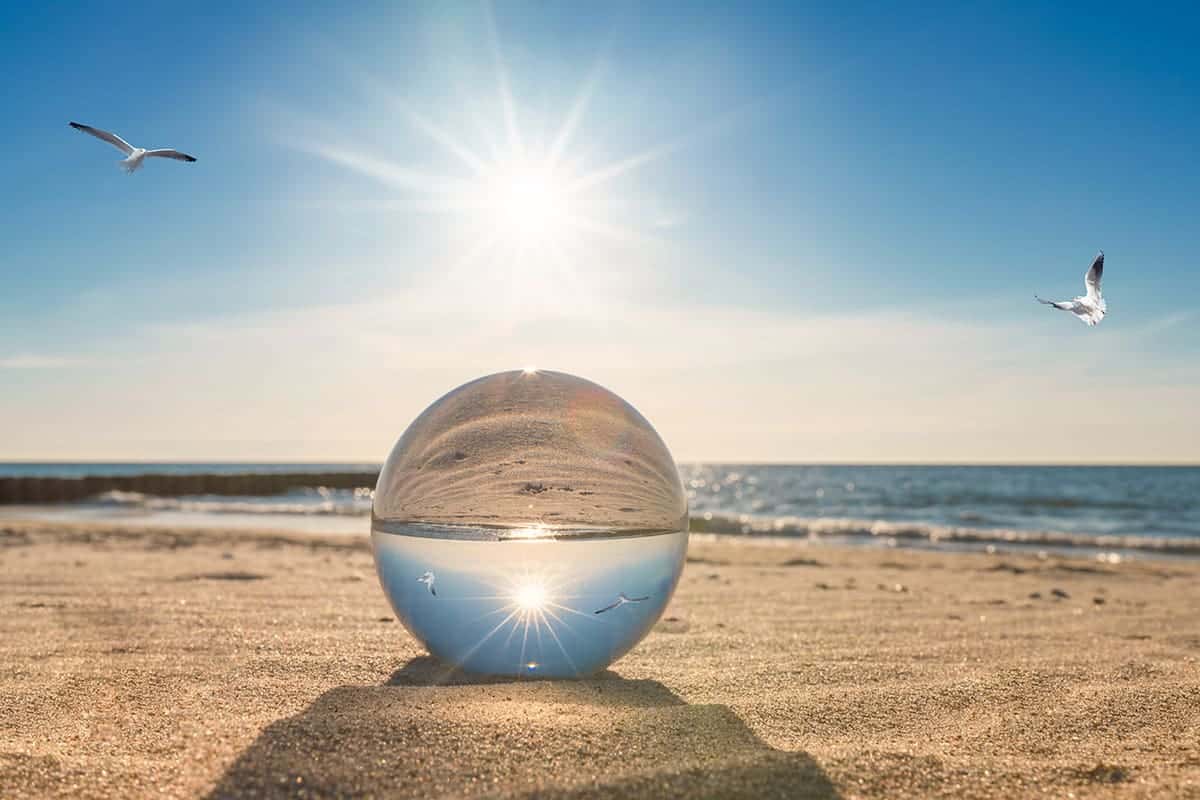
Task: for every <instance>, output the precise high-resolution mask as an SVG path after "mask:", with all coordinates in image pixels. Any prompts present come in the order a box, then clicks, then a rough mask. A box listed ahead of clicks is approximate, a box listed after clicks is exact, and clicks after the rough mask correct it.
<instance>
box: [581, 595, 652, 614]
mask: <svg viewBox="0 0 1200 800" xmlns="http://www.w3.org/2000/svg"><path fill="white" fill-rule="evenodd" d="M649 599H650V595H646V596H645V597H626V596H625V593H624V592H621V593H620V594H619V595H617V602H615V603H613V604H612V605H607V606H605V607H604V608H602V609H600V610H599V611H593V612H592V613H593V614H603V613H604V612H605V611H612V610H613V609H614V608H620V607H621V606H623V605H625V604H626V603H640V602H642V601H643V600H649Z"/></svg>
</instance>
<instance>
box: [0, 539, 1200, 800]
mask: <svg viewBox="0 0 1200 800" xmlns="http://www.w3.org/2000/svg"><path fill="white" fill-rule="evenodd" d="M1197 585H1200V564H1194V563H1192V562H1190V561H1183V560H1151V559H1147V560H1136V561H1126V562H1121V563H1115V564H1114V563H1101V562H1097V561H1095V560H1089V559H1076V558H1063V557H1059V556H1056V555H1050V556H1047V557H1046V558H1038V557H1035V556H1027V555H1021V554H1014V553H997V554H987V553H958V552H955V553H950V552H944V551H936V552H931V551H922V550H916V549H904V548H886V549H885V548H862V547H840V546H837V545H831V544H823V545H820V546H811V545H808V544H806V543H804V542H788V543H787V546H784V545H781V544H777V543H770V544H768V543H765V542H755V541H737V542H732V541H728V540H719V541H710V540H709V539H708V538H707V537H697V538H696V540H695V541H694V542H693V543H692V545H691V546H690V548H689V553H688V561H687V564H686V566H685V569H684V574H683V577H682V579H681V580H680V584H679V588H678V590H677V591H676V594H675V596H674V598H673V599H672V601H671V603H670V605H669V606H668V608H667V610H666V612H665V614H664V616H663V618H662V619H660V620H659V622H658V623H657V625H656V626H655V628H654V630H653V631H652V632H651V634H650V635H649V636H648V637H647V638H646V639H645V640H644V641H643V642H642V643H641V644H639V645H638V646H637V647H636V648H635V649H634V650H633V651H632V652H631V653H630V654H628V655H627V656H625V657H624V658H622V659H621V660H619V661H617V662H616V663H615V664H613V665H612V667H611V668H610V669H609V670H607V671H606V672H604V673H602V674H601V675H599V676H596V677H594V678H591V679H586V680H579V681H564V682H552V681H529V680H519V681H496V680H488V679H483V680H481V679H478V678H474V677H472V676H467V675H461V674H455V673H453V672H450V671H447V670H446V669H445V668H444V667H443V666H442V665H440V664H438V663H437V662H434V661H433V660H432V659H430V658H429V657H428V656H427V655H426V654H425V653H424V651H423V650H422V649H421V648H420V646H419V645H418V644H417V643H416V642H415V641H414V640H413V639H412V638H411V637H409V636H408V635H407V634H406V633H405V632H404V631H403V629H402V628H401V626H400V625H398V624H397V623H396V621H395V618H394V616H393V615H392V613H391V611H390V609H389V608H388V606H387V602H386V600H385V598H384V596H383V593H382V591H381V590H380V588H379V586H378V583H377V581H376V579H375V575H374V567H373V564H372V560H371V556H370V553H369V550H368V544H367V537H366V536H365V535H364V536H363V537H361V538H350V537H346V536H344V535H334V536H319V535H306V534H294V533H286V532H247V531H233V530H221V529H213V530H203V531H197V530H182V529H172V528H149V529H131V528H122V527H120V526H115V525H87V526H62V525H55V524H21V525H17V524H14V523H11V522H4V523H0V609H2V610H3V612H4V620H5V621H4V623H3V625H4V636H2V637H0V665H3V668H2V669H0V697H4V698H5V700H4V701H2V702H0V714H2V715H3V722H4V724H3V725H0V796H4V797H42V796H48V795H72V796H80V797H97V798H101V797H103V798H107V797H141V796H149V795H152V794H153V795H166V796H173V797H214V798H215V797H242V796H259V797H262V796H266V797H299V796H316V797H321V796H345V795H367V794H374V795H384V796H420V797H438V796H455V797H504V798H527V797H534V796H537V797H570V798H585V797H586V798H591V797H662V796H672V795H675V796H680V795H688V796H711V797H794V796H797V795H803V794H805V793H807V795H808V796H813V797H826V798H834V797H842V798H853V797H864V798H865V797H872V798H873V797H881V798H882V797H894V796H897V795H905V796H935V795H941V796H955V797H959V796H962V797H981V798H993V797H995V798H999V797H1014V796H1030V795H1034V794H1042V793H1047V792H1048V793H1050V794H1052V795H1055V796H1067V795H1068V794H1070V793H1074V794H1075V795H1076V796H1081V797H1152V796H1179V797H1187V796H1197V794H1200V741H1198V740H1196V738H1195V737H1193V736H1190V735H1189V734H1188V732H1189V731H1196V730H1200V688H1197V687H1198V686H1200V622H1197V620H1200V592H1197V591H1196V588H1195V587H1196V586H1197Z"/></svg>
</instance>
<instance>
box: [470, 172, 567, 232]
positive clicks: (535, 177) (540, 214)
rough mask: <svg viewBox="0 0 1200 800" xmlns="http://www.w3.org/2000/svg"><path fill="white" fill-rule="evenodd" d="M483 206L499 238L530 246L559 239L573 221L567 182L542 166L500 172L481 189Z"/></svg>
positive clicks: (485, 181)
mask: <svg viewBox="0 0 1200 800" xmlns="http://www.w3.org/2000/svg"><path fill="white" fill-rule="evenodd" d="M482 192H483V195H484V202H483V206H484V209H485V211H486V213H487V215H488V216H489V217H490V218H491V222H492V226H493V227H494V229H495V232H496V234H497V235H498V238H501V239H509V240H516V241H519V242H531V241H537V240H549V239H554V238H557V237H559V236H560V235H561V234H562V232H563V230H564V228H565V226H566V221H567V220H568V219H569V217H570V212H569V200H570V197H569V192H568V187H567V185H566V182H565V181H563V180H560V179H558V178H556V176H555V175H554V173H553V171H552V170H550V169H549V168H548V167H546V166H544V165H539V164H529V163H519V164H516V165H512V166H507V167H504V168H501V169H497V170H496V171H495V173H494V174H493V175H491V176H489V177H488V178H486V179H485V180H484V182H483V185H482Z"/></svg>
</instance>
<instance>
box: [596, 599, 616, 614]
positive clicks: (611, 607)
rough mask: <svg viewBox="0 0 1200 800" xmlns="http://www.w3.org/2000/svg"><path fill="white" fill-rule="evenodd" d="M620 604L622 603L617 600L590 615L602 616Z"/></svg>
mask: <svg viewBox="0 0 1200 800" xmlns="http://www.w3.org/2000/svg"><path fill="white" fill-rule="evenodd" d="M621 602H622V601H620V600H618V601H617V602H615V603H612V604H611V605H607V606H605V607H604V608H602V609H600V610H599V611H593V612H592V613H593V614H603V613H604V612H605V611H612V610H613V609H614V608H616V607H617V606H619V605H621Z"/></svg>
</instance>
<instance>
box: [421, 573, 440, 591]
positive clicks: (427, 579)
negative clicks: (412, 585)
mask: <svg viewBox="0 0 1200 800" xmlns="http://www.w3.org/2000/svg"><path fill="white" fill-rule="evenodd" d="M436 580H437V576H436V575H434V574H433V573H432V572H428V571H426V572H424V573H422V574H421V577H419V578H417V583H423V584H425V586H426V588H428V589H429V593H430V594H431V595H433V596H434V597H437V589H435V588H433V582H434V581H436Z"/></svg>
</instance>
